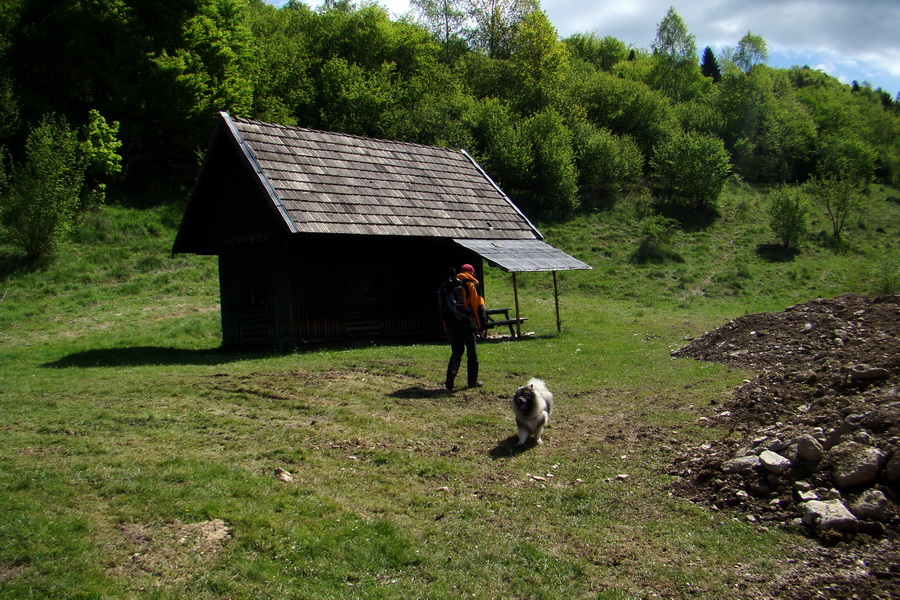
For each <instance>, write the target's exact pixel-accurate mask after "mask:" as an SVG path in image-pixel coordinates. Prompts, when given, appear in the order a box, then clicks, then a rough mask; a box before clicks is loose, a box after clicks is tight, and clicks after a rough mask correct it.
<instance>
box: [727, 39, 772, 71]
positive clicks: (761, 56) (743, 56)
mask: <svg viewBox="0 0 900 600" xmlns="http://www.w3.org/2000/svg"><path fill="white" fill-rule="evenodd" d="M732 58H733V60H734V64H735V66H737V68H739V69H740V70H741V71H743V72H744V73H749V72H750V69H752V68H753V67H754V66H755V65H757V64H759V63H763V62H765V61H766V60H768V58H769V47H768V44H766V40H765V39H763V38H762V36H759V35H755V34H753V33H751V32H749V31H748V32H747V34H746V35H745V36H744V37H742V38H741V40H740V41H739V42H738V45H737V50H735V52H734V55H733V57H732Z"/></svg>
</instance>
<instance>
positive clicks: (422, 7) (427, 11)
mask: <svg viewBox="0 0 900 600" xmlns="http://www.w3.org/2000/svg"><path fill="white" fill-rule="evenodd" d="M410 4H411V5H412V7H413V8H414V9H415V11H416V12H417V13H418V15H419V18H420V19H421V22H422V24H423V25H424V26H425V28H426V29H428V31H430V32H431V34H432V35H433V36H434V37H435V39H437V40H438V41H439V42H440V43H441V46H443V48H444V51H443V53H442V56H443V59H444V61H445V62H448V63H449V62H451V60H452V59H453V58H454V55H455V54H456V52H455V51H454V50H457V49H459V48H460V44H459V43H458V42H459V41H461V40H463V39H464V38H465V36H466V21H467V19H468V13H467V12H466V10H465V5H464V3H463V1H462V0H412V2H411V3H410Z"/></svg>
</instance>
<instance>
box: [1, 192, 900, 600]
mask: <svg viewBox="0 0 900 600" xmlns="http://www.w3.org/2000/svg"><path fill="white" fill-rule="evenodd" d="M879 193H882V191H879ZM885 195H886V192H885V193H883V194H882V195H881V196H877V195H876V196H875V197H873V200H872V203H873V204H872V206H871V207H870V211H869V213H867V214H866V215H864V216H860V217H859V218H858V220H857V221H856V222H855V225H854V227H852V228H851V229H850V230H849V231H848V233H847V235H846V236H845V243H844V245H843V246H842V247H840V248H834V247H829V246H828V245H826V244H824V243H819V242H816V241H814V240H809V241H807V242H806V244H805V246H804V248H803V251H802V252H801V253H800V254H798V255H796V256H794V257H793V258H792V260H784V261H778V260H772V258H771V257H770V256H767V255H765V253H762V254H761V253H760V252H758V251H757V246H759V245H765V244H769V243H771V242H772V239H771V238H772V236H771V234H770V233H769V232H768V231H767V230H766V227H765V226H764V221H761V217H760V216H759V215H760V214H761V211H762V206H763V204H762V203H763V202H764V198H763V197H762V196H760V195H759V194H757V193H755V192H752V190H750V191H748V190H744V191H743V192H742V191H741V190H738V189H734V190H731V191H730V192H729V195H726V197H725V198H724V199H723V207H722V215H723V216H722V217H721V218H720V219H718V220H717V221H715V222H714V223H713V224H712V225H711V226H709V227H707V228H704V229H700V230H697V231H693V232H689V233H686V234H684V235H682V236H679V237H678V238H677V239H674V240H673V241H672V243H671V246H672V247H671V248H669V250H670V252H671V254H669V255H670V256H672V255H677V256H679V257H681V259H682V262H663V263H657V264H645V265H636V264H634V263H632V262H630V261H629V256H631V255H632V254H633V252H634V250H635V248H636V247H637V244H638V243H639V235H640V234H639V227H638V226H637V222H636V221H635V218H634V217H633V211H631V210H630V209H629V207H628V206H627V205H622V206H620V207H616V208H614V209H613V210H611V211H608V212H604V213H596V214H591V215H584V216H581V217H578V218H576V219H574V220H573V221H571V222H570V223H567V224H551V225H547V226H546V227H543V228H542V230H543V231H544V233H545V234H546V235H547V239H548V241H549V242H550V243H551V244H554V245H556V246H558V247H561V248H563V249H565V250H566V251H568V252H570V253H572V254H574V255H575V256H577V257H578V258H581V259H582V260H585V261H587V262H588V263H590V264H592V265H593V266H594V270H593V271H590V272H570V273H560V274H559V280H560V288H561V298H560V301H561V311H562V315H561V316H562V319H563V321H564V322H563V330H562V332H561V333H557V332H556V327H555V313H554V306H553V298H552V278H551V277H550V275H549V274H531V275H521V276H519V278H518V281H519V292H520V303H521V306H522V311H523V314H525V315H526V316H528V317H529V320H528V322H527V323H528V329H530V330H533V331H534V335H533V336H532V337H530V338H527V339H524V340H521V341H518V342H509V341H502V342H489V343H485V344H482V345H481V346H480V356H481V364H482V376H483V379H484V380H485V381H486V385H485V387H484V388H480V389H477V390H462V391H457V392H456V393H454V394H446V393H444V392H443V391H441V389H440V388H441V378H442V372H443V370H444V369H445V366H446V360H447V358H448V349H447V348H446V347H445V345H443V344H409V345H390V344H385V345H369V346H352V347H351V346H348V347H325V348H310V349H303V350H301V351H300V352H297V353H292V354H286V355H274V354H260V353H226V352H223V351H222V350H220V349H219V343H220V340H221V337H220V336H221V333H220V330H219V313H218V283H217V274H216V261H215V258H210V257H196V256H177V257H174V258H173V257H170V256H169V250H170V247H171V243H172V239H173V235H174V228H175V227H176V226H177V223H178V219H179V216H180V215H179V214H178V211H177V210H175V209H162V208H160V209H151V210H145V211H135V210H128V209H122V208H106V209H104V210H102V211H100V212H98V213H96V214H92V215H90V216H89V218H88V219H87V220H86V222H85V223H84V224H83V225H82V227H81V228H80V229H79V232H78V235H77V243H73V244H70V245H68V246H66V247H65V248H64V249H63V250H62V253H61V255H60V257H59V258H57V260H55V261H52V262H49V263H47V264H44V265H41V266H40V267H39V268H35V267H33V266H28V265H25V264H23V263H22V262H21V261H20V260H19V259H18V258H17V255H16V253H15V252H13V251H12V250H10V249H9V248H3V247H0V276H2V280H0V298H2V300H0V596H2V597H3V598H138V597H141V598H186V597H190V598H263V597H265V598H363V597H365V598H463V597H474V598H604V599H607V598H608V599H612V598H616V599H624V598H650V597H670V598H710V599H711V598H722V597H725V596H731V597H745V598H752V597H758V596H759V595H760V594H761V588H760V587H758V586H760V585H761V584H760V583H758V582H760V581H765V580H766V576H765V574H767V573H771V572H772V569H774V568H775V565H777V564H778V563H779V562H780V561H782V560H784V559H785V558H786V557H787V556H789V555H790V554H791V552H792V550H791V548H792V546H793V545H796V544H800V545H807V544H810V543H811V542H809V541H808V540H806V539H804V538H800V537H798V536H796V535H795V534H791V533H788V532H782V531H778V530H772V531H765V530H761V529H759V528H757V527H756V526H754V525H752V524H750V523H747V522H745V521H742V520H734V519H733V518H732V516H731V515H727V514H721V513H717V512H713V511H710V510H707V509H705V508H703V507H700V506H696V505H693V504H690V503H688V502H686V501H683V500H680V499H678V498H675V497H671V496H670V495H669V493H668V490H667V485H668V484H669V483H670V482H671V481H672V477H671V476H669V475H667V472H668V468H667V467H668V465H669V462H670V460H671V458H672V450H671V449H672V448H678V447H680V446H681V445H683V444H692V445H698V444H700V443H703V442H705V441H708V440H710V439H713V438H715V437H717V436H721V435H722V434H723V433H724V432H721V431H716V430H710V429H708V428H706V427H702V426H700V425H699V424H698V422H697V418H698V417H700V416H703V415H707V414H710V413H711V412H715V411H716V405H717V404H719V403H721V402H722V401H723V400H724V399H725V398H726V397H727V393H728V391H729V390H730V389H731V388H733V387H734V386H735V385H737V384H738V383H739V382H740V381H741V380H742V379H743V378H745V377H747V376H748V375H749V374H748V373H744V372H740V371H734V370H730V369H727V368H725V367H723V366H720V365H713V364H705V363H697V362H692V361H685V360H674V359H671V358H670V356H669V353H670V351H671V350H672V349H674V348H677V347H680V346H681V345H683V344H684V343H686V342H685V341H684V338H685V336H695V335H699V334H700V333H702V332H703V331H705V330H709V329H712V328H714V327H716V326H718V325H720V324H722V323H723V322H725V321H727V320H729V319H731V318H733V317H735V316H737V315H740V314H743V313H747V312H757V311H760V310H780V309H782V308H784V307H786V306H788V305H790V304H793V303H796V302H801V301H805V300H808V299H811V298H815V297H817V296H832V295H836V294H840V293H844V292H848V291H856V292H872V291H874V290H875V288H876V287H878V285H880V284H883V283H884V282H885V281H887V280H888V279H889V278H888V277H887V276H885V275H884V273H888V274H890V273H893V272H894V270H895V269H896V266H895V265H896V257H897V248H896V246H892V245H891V244H892V241H891V240H893V239H896V237H897V225H898V223H900V207H898V206H897V204H896V203H892V202H889V201H887V200H885V199H884V196H885ZM761 223H763V224H762V225H761ZM823 226H824V222H823V223H822V224H821V225H817V227H819V228H821V227H823ZM486 279H487V281H486V285H487V290H488V294H489V301H490V302H491V303H492V304H495V305H499V304H503V305H511V304H510V303H511V302H512V290H511V286H510V283H509V276H508V275H506V274H504V273H502V272H499V271H494V270H489V272H488V273H487V278H486ZM532 375H537V376H541V377H543V378H545V379H546V381H547V382H548V384H549V386H550V388H551V389H552V390H553V391H554V392H555V393H556V395H557V397H558V410H557V415H556V418H555V419H554V422H553V424H552V426H551V427H550V428H549V429H548V431H547V432H546V434H545V444H544V445H542V446H539V447H534V448H530V449H528V450H526V451H524V452H514V451H512V444H513V443H514V441H513V437H512V436H513V435H514V433H515V426H514V423H513V422H512V418H511V414H510V413H509V411H508V408H507V402H508V398H509V396H510V394H511V392H512V390H513V389H514V388H515V387H516V386H518V385H520V384H521V383H523V382H524V381H525V380H526V379H527V378H528V377H530V376H532ZM276 468H282V469H285V470H287V471H289V472H290V473H291V474H292V476H293V481H291V482H284V481H281V480H280V479H278V478H276V477H275V469H276ZM620 474H627V475H628V477H627V478H625V479H619V478H618V477H617V476H618V475H620ZM220 521H221V522H223V523H224V524H225V525H224V526H225V527H227V531H228V537H227V538H222V539H214V540H206V539H205V538H203V537H202V536H200V534H198V533H197V531H198V530H197V529H196V527H199V526H200V525H199V524H205V525H209V524H215V523H219V522H220Z"/></svg>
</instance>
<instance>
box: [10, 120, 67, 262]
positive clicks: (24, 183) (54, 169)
mask: <svg viewBox="0 0 900 600" xmlns="http://www.w3.org/2000/svg"><path fill="white" fill-rule="evenodd" d="M83 180H84V166H83V163H81V161H80V157H79V142H78V138H77V136H76V134H75V132H74V131H72V130H71V129H70V128H69V126H68V123H66V121H65V119H63V118H60V117H56V118H45V119H44V120H43V121H41V123H40V125H38V126H37V127H35V128H34V129H33V130H32V131H31V133H30V134H29V135H28V140H27V141H26V143H25V162H24V163H22V164H18V165H13V168H12V173H11V176H10V183H9V186H10V187H9V189H8V190H7V191H6V194H5V197H4V199H3V200H4V206H3V216H4V221H5V222H6V225H7V235H8V237H9V239H10V240H11V241H12V242H13V243H14V244H15V245H16V246H18V247H19V248H21V249H22V250H24V251H25V253H26V256H27V257H28V258H29V259H39V258H43V257H45V256H48V255H50V254H53V252H54V251H55V250H56V249H57V248H58V246H59V245H60V244H61V243H62V241H63V240H64V239H65V236H66V234H67V233H68V232H69V230H70V229H71V227H72V223H73V220H74V217H75V212H76V210H77V209H78V205H79V194H80V192H81V187H82V182H83Z"/></svg>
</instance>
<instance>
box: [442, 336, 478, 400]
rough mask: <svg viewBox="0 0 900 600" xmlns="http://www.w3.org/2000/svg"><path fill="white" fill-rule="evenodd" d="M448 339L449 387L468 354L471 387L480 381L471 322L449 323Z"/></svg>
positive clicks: (468, 376)
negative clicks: (463, 358) (464, 355)
mask: <svg viewBox="0 0 900 600" xmlns="http://www.w3.org/2000/svg"><path fill="white" fill-rule="evenodd" d="M446 326H447V337H448V338H450V364H448V365H447V381H448V382H449V385H448V387H452V382H453V379H454V378H455V377H456V374H457V373H458V372H459V367H460V365H461V364H462V357H463V352H465V353H466V376H467V378H468V383H469V385H470V386H473V385H475V382H476V381H478V350H477V348H476V343H475V329H474V328H473V327H472V324H471V322H469V321H447V323H446Z"/></svg>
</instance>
